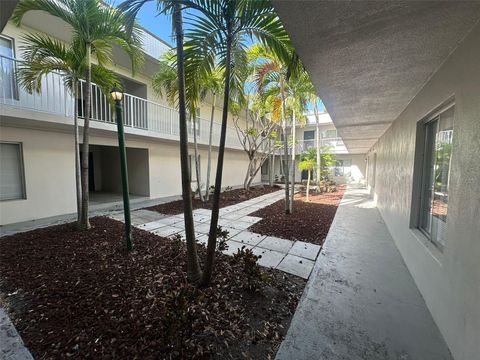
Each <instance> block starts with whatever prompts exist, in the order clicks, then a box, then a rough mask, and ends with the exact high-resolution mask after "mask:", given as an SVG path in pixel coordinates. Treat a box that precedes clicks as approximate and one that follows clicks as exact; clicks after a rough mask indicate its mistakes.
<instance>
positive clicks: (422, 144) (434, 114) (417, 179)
mask: <svg viewBox="0 0 480 360" xmlns="http://www.w3.org/2000/svg"><path fill="white" fill-rule="evenodd" d="M454 107H455V101H454V99H453V98H451V99H449V100H447V101H445V102H444V103H443V104H442V105H440V106H439V107H437V108H436V109H435V110H433V111H431V112H430V113H429V114H428V115H427V116H425V117H423V118H422V119H421V120H419V121H418V122H417V129H416V139H415V158H414V169H413V184H412V201H411V207H410V229H411V230H412V231H414V232H415V233H419V234H421V237H422V238H423V239H425V240H426V241H427V246H428V245H430V244H431V245H433V247H434V248H435V249H436V251H439V253H440V254H441V253H443V251H444V248H445V245H443V244H441V243H440V242H439V241H437V240H436V239H433V238H432V234H431V232H430V233H429V232H428V231H426V229H424V228H423V226H422V217H423V208H424V205H425V191H424V189H425V186H426V173H427V166H428V164H427V160H428V159H427V155H428V149H427V147H428V145H429V141H428V140H427V127H428V124H431V123H433V122H434V121H440V116H441V114H443V113H445V112H446V111H448V110H450V109H451V108H454ZM453 116H454V118H453V121H454V125H453V128H455V111H454V115H453ZM437 126H438V125H437ZM452 145H453V142H452ZM453 152H454V151H453V146H452V153H453ZM450 171H451V168H450V170H449V176H450V174H451V173H450ZM448 188H449V189H450V183H449V184H448ZM447 221H448V214H447Z"/></svg>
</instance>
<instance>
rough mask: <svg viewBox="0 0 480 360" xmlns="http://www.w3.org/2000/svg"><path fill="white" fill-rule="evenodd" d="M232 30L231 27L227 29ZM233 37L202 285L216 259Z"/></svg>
mask: <svg viewBox="0 0 480 360" xmlns="http://www.w3.org/2000/svg"><path fill="white" fill-rule="evenodd" d="M227 31H229V32H230V31H231V29H227ZM231 47H232V44H231V39H230V38H228V39H227V43H226V59H225V87H224V93H223V94H224V95H223V109H222V127H221V131H220V145H219V148H218V160H217V173H216V176H215V190H214V192H213V203H212V218H211V221H210V231H209V233H208V246H207V256H206V259H205V271H204V272H203V278H202V285H203V286H206V285H208V284H210V281H211V279H212V271H213V264H214V260H215V250H216V246H217V226H218V215H219V212H220V190H221V188H222V174H223V159H224V155H225V140H226V137H227V118H228V101H229V98H230V71H231V63H230V62H231Z"/></svg>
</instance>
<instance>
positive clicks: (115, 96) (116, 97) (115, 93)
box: [110, 86, 123, 101]
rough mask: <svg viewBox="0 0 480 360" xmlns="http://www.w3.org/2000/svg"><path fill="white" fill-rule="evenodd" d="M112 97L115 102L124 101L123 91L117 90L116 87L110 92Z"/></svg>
mask: <svg viewBox="0 0 480 360" xmlns="http://www.w3.org/2000/svg"><path fill="white" fill-rule="evenodd" d="M110 95H112V98H113V100H115V101H122V99H123V92H122V90H120V89H119V88H117V87H116V86H114V87H113V88H112V90H110Z"/></svg>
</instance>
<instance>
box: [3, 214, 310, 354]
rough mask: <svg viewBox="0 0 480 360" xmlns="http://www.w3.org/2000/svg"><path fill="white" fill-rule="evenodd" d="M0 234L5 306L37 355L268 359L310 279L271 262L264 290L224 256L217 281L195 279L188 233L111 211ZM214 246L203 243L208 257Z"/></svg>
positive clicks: (201, 253) (202, 252)
mask: <svg viewBox="0 0 480 360" xmlns="http://www.w3.org/2000/svg"><path fill="white" fill-rule="evenodd" d="M91 223H92V226H93V227H92V229H91V230H89V231H85V232H81V231H77V230H75V229H74V227H73V226H72V225H71V224H66V225H58V226H53V227H49V228H44V229H38V230H34V231H30V232H26V233H21V234H16V235H12V236H8V237H4V238H0V305H2V306H3V307H4V308H6V310H7V311H8V312H9V314H10V316H11V318H12V320H13V322H14V324H15V326H16V327H17V329H18V331H19V333H20V334H21V336H22V338H23V340H24V341H25V344H26V346H27V347H28V348H29V349H30V351H31V352H32V354H33V356H34V357H35V358H38V359H65V358H69V357H73V358H78V359H134V358H137V359H153V358H155V359H197V358H198V359H205V358H209V359H210V358H217V359H229V358H232V359H240V358H255V359H266V358H269V357H270V356H273V354H274V353H275V351H276V349H277V347H278V346H279V344H280V342H281V340H282V338H283V337H284V336H285V333H286V329H287V328H288V324H289V322H290V319H291V317H292V315H293V312H294V311H295V308H296V306H297V303H298V300H299V298H300V295H301V292H302V290H303V287H304V285H305V281H303V280H301V279H299V278H297V277H294V276H289V275H287V274H284V273H282V272H278V271H273V270H268V274H269V281H268V282H266V283H262V284H261V287H260V289H259V290H258V291H256V292H251V291H248V290H246V289H244V285H245V276H244V273H243V268H242V266H241V265H240V264H238V263H237V262H235V260H234V259H233V258H232V257H228V256H225V255H218V257H217V260H216V264H215V274H216V277H215V279H214V283H213V285H212V286H211V287H209V288H206V289H195V288H194V287H192V286H190V285H187V284H186V272H185V269H186V260H185V259H186V249H185V245H184V244H183V243H182V242H180V241H173V240H167V239H163V238H160V237H158V236H156V235H153V234H151V233H148V232H144V231H141V230H137V229H136V230H135V231H134V239H135V250H134V251H133V252H131V253H128V252H127V250H126V246H125V244H124V240H123V224H122V223H120V222H117V221H114V220H111V219H108V218H105V217H97V218H93V219H92V220H91ZM204 255H205V248H204V247H203V246H199V256H200V258H201V259H202V258H203V256H204Z"/></svg>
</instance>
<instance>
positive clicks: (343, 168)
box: [333, 160, 352, 176]
mask: <svg viewBox="0 0 480 360" xmlns="http://www.w3.org/2000/svg"><path fill="white" fill-rule="evenodd" d="M351 166H352V160H336V161H335V167H334V168H333V171H334V175H335V176H350V174H351Z"/></svg>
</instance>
